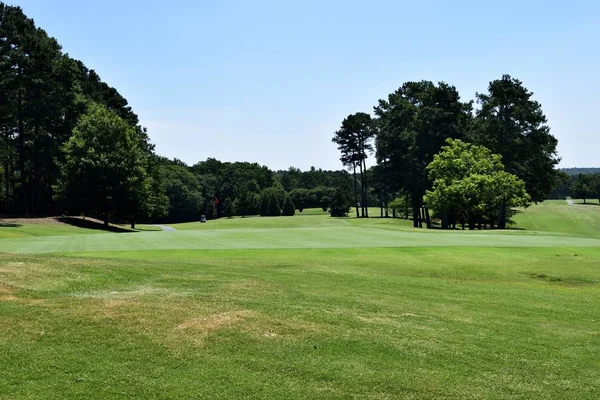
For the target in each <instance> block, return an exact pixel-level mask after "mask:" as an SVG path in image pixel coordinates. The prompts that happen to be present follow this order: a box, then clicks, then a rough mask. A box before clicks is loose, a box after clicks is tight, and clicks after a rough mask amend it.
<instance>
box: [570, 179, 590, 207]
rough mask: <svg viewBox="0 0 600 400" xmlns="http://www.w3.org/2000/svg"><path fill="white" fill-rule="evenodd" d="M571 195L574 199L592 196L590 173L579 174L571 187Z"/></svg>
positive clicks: (584, 198) (584, 200)
mask: <svg viewBox="0 0 600 400" xmlns="http://www.w3.org/2000/svg"><path fill="white" fill-rule="evenodd" d="M571 191H572V194H573V197H574V198H576V199H583V202H584V203H585V202H586V199H589V198H591V197H592V175H584V174H579V175H578V176H577V179H576V180H575V182H573V185H572V188H571Z"/></svg>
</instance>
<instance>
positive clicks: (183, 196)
mask: <svg viewBox="0 0 600 400" xmlns="http://www.w3.org/2000/svg"><path fill="white" fill-rule="evenodd" d="M160 179H161V182H162V185H163V187H164V190H165V194H166V196H167V198H168V199H169V208H168V217H167V218H168V220H169V221H170V222H183V221H193V220H197V219H198V218H199V217H200V214H202V210H203V209H205V206H204V205H205V204H204V203H205V202H204V199H205V198H206V196H205V194H204V193H205V189H204V187H203V186H202V185H201V184H200V182H199V180H198V178H197V177H196V176H195V175H194V174H193V173H192V172H190V171H189V169H188V168H187V167H186V166H184V165H178V164H170V163H169V164H163V165H161V166H160ZM207 215H210V214H207Z"/></svg>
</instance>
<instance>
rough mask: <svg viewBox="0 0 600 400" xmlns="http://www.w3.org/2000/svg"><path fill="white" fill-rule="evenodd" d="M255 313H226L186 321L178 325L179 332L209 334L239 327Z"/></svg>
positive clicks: (240, 311) (247, 311) (241, 311)
mask: <svg viewBox="0 0 600 400" xmlns="http://www.w3.org/2000/svg"><path fill="white" fill-rule="evenodd" d="M254 314H255V313H254V312H252V311H249V310H238V311H226V312H222V313H218V314H211V315H206V316H201V317H195V318H190V319H186V320H185V321H183V322H181V323H180V324H179V325H177V328H176V329H177V330H179V331H187V332H192V333H196V334H207V333H209V332H212V331H215V330H217V329H219V328H222V327H227V326H233V325H237V324H239V323H241V322H243V321H244V320H246V319H247V318H249V317H251V316H253V315H254Z"/></svg>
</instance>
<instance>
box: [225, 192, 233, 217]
mask: <svg viewBox="0 0 600 400" xmlns="http://www.w3.org/2000/svg"><path fill="white" fill-rule="evenodd" d="M223 213H224V214H225V216H226V217H227V218H233V216H234V215H235V205H234V204H233V201H231V198H230V197H228V198H226V199H225V203H224V204H223Z"/></svg>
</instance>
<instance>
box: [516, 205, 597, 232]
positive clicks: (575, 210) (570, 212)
mask: <svg viewBox="0 0 600 400" xmlns="http://www.w3.org/2000/svg"><path fill="white" fill-rule="evenodd" d="M574 203H575V204H573V205H569V204H568V203H567V202H566V201H565V200H548V201H545V202H543V203H540V204H538V205H534V206H531V207H529V208H528V209H527V210H526V211H525V212H521V213H519V214H517V215H516V216H515V218H514V219H515V222H516V226H517V227H519V228H522V229H527V230H534V231H546V232H559V233H564V234H569V235H575V236H585V237H595V238H600V207H598V204H596V205H595V206H594V205H593V204H586V205H584V204H583V201H579V200H574Z"/></svg>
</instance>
